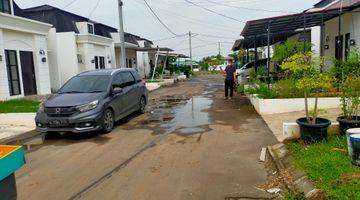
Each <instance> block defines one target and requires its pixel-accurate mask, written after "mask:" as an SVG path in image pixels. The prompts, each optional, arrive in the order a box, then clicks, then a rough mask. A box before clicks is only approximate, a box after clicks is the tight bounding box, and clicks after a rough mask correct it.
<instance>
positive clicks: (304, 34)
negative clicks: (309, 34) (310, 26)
mask: <svg viewBox="0 0 360 200" xmlns="http://www.w3.org/2000/svg"><path fill="white" fill-rule="evenodd" d="M305 36H306V15H305V14H304V31H303V40H304V41H303V42H304V53H306V38H305Z"/></svg>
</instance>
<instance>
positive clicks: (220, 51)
mask: <svg viewBox="0 0 360 200" xmlns="http://www.w3.org/2000/svg"><path fill="white" fill-rule="evenodd" d="M219 55H221V43H220V42H219Z"/></svg>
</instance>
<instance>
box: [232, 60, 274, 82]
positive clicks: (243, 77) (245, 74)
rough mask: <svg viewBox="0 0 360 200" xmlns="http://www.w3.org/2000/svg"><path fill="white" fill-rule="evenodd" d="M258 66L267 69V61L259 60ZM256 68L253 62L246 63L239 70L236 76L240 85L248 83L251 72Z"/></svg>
mask: <svg viewBox="0 0 360 200" xmlns="http://www.w3.org/2000/svg"><path fill="white" fill-rule="evenodd" d="M257 65H258V66H259V67H265V68H266V65H267V59H260V60H258V61H257ZM254 68H255V61H252V62H249V63H246V64H245V65H244V66H242V67H241V68H240V69H237V70H236V74H237V76H238V81H239V83H242V84H246V83H247V82H248V78H249V75H250V71H251V69H254Z"/></svg>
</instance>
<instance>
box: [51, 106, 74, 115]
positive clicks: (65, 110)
mask: <svg viewBox="0 0 360 200" xmlns="http://www.w3.org/2000/svg"><path fill="white" fill-rule="evenodd" d="M44 110H45V113H46V114H47V115H49V116H51V117H66V116H71V115H73V114H75V113H76V112H77V110H76V107H54V108H50V107H46V108H45V109H44Z"/></svg>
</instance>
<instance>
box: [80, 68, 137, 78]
mask: <svg viewBox="0 0 360 200" xmlns="http://www.w3.org/2000/svg"><path fill="white" fill-rule="evenodd" d="M129 71H132V72H133V71H135V69H132V68H121V69H100V70H91V71H86V72H82V73H80V74H79V75H78V76H94V75H98V76H100V75H102V76H112V75H114V74H115V73H117V72H129Z"/></svg>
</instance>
